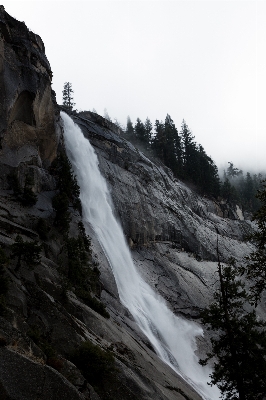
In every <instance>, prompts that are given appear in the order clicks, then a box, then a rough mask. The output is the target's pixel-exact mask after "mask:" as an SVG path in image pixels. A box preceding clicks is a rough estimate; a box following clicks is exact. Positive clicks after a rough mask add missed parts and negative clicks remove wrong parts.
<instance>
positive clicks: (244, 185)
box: [124, 114, 265, 212]
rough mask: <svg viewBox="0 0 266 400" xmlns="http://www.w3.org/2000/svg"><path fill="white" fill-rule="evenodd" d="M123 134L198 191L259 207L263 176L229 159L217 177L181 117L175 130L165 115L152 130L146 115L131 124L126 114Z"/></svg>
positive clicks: (253, 208)
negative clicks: (241, 168) (226, 166)
mask: <svg viewBox="0 0 266 400" xmlns="http://www.w3.org/2000/svg"><path fill="white" fill-rule="evenodd" d="M124 135H125V138H127V139H128V140H129V141H131V142H132V143H133V144H134V145H136V146H138V147H140V149H142V150H143V151H144V152H146V153H147V154H148V155H150V156H152V155H153V154H155V155H156V157H158V158H159V159H160V160H161V161H162V162H163V163H164V164H165V165H166V166H167V167H168V168H170V169H171V170H172V171H173V173H174V175H175V177H177V178H179V179H181V180H184V181H185V182H187V183H190V184H193V185H194V186H195V188H196V189H197V191H198V192H199V193H200V194H202V195H207V196H211V197H214V198H217V197H219V196H220V197H222V198H223V199H224V200H226V202H228V203H231V204H238V205H240V206H241V207H242V209H243V210H245V211H249V212H255V211H257V209H258V208H259V206H260V201H259V199H258V198H256V193H257V190H259V189H260V188H261V181H262V179H264V178H265V175H262V174H258V175H257V174H253V175H252V174H251V173H249V172H247V173H246V175H245V176H244V174H243V171H241V170H239V169H237V168H235V167H234V165H233V163H231V162H229V167H228V169H227V170H226V171H225V172H224V175H223V177H222V179H221V178H220V177H219V174H218V168H217V166H216V165H215V162H214V161H213V160H212V158H211V157H210V156H208V155H207V154H206V152H205V150H204V148H203V146H202V145H201V144H198V143H197V142H196V141H195V136H193V134H192V132H191V131H190V129H189V127H188V125H187V123H186V122H185V121H184V120H183V122H182V124H181V129H180V131H178V130H177V128H176V126H175V124H174V121H173V120H172V118H171V117H170V115H169V114H167V115H166V118H165V121H164V122H163V121H159V120H156V121H155V124H154V131H153V126H152V123H151V121H150V120H149V118H147V119H146V121H145V123H143V122H142V121H141V120H140V119H139V118H137V120H136V123H135V125H133V123H132V121H131V119H130V117H128V118H127V126H126V129H125V133H124Z"/></svg>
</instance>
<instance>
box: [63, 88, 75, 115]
mask: <svg viewBox="0 0 266 400" xmlns="http://www.w3.org/2000/svg"><path fill="white" fill-rule="evenodd" d="M73 93H74V91H73V89H72V83H70V82H65V83H64V89H63V105H64V106H65V107H66V108H67V109H68V110H69V111H72V110H73V107H74V106H75V105H76V103H74V102H73Z"/></svg>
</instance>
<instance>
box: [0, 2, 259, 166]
mask: <svg viewBox="0 0 266 400" xmlns="http://www.w3.org/2000/svg"><path fill="white" fill-rule="evenodd" d="M1 4H3V5H4V7H5V9H6V11H7V12H8V13H9V14H11V15H12V16H13V17H15V18H16V19H18V20H21V21H25V23H26V25H27V26H28V28H29V29H31V30H32V31H34V32H35V33H37V34H39V35H40V36H41V37H42V39H43V41H44V44H45V48H46V55H47V57H48V60H49V62H50V64H51V68H52V71H53V89H54V90H55V92H56V94H57V101H58V103H61V102H62V89H63V84H64V82H66V81H69V82H71V83H72V87H73V89H74V100H75V102H76V108H77V109H78V110H92V109H93V108H94V109H95V110H96V111H97V112H98V114H101V115H103V114H104V109H105V108H106V109H107V111H108V113H109V115H110V117H111V118H112V119H114V118H117V120H118V121H119V122H121V123H122V124H124V125H125V124H126V118H127V116H128V115H129V116H130V117H131V119H132V121H133V122H135V120H136V118H137V117H139V118H140V119H141V120H143V121H144V120H145V119H146V117H147V116H148V117H149V118H150V119H151V121H152V122H153V123H154V122H155V119H159V120H164V119H165V116H166V114H167V113H168V114H170V115H171V117H172V119H173V120H174V122H175V124H176V126H177V128H178V129H179V128H180V125H181V122H182V120H183V119H185V121H186V122H187V124H188V126H189V128H190V130H191V131H192V132H193V134H194V135H195V139H196V141H197V142H198V143H201V144H202V145H203V147H204V148H205V151H206V152H207V154H208V155H210V156H211V157H212V158H213V159H214V161H215V162H216V164H217V165H218V166H220V165H221V164H222V163H223V164H224V165H225V164H226V163H227V162H228V161H233V162H234V164H235V165H236V166H238V167H241V168H244V169H248V170H251V169H252V170H254V171H260V170H266V157H265V152H266V1H265V0H263V1H259V0H228V1H226V0H221V1H220V0H210V1H205V0H197V1H189V0H188V1H168V0H159V1H156V0H153V1H149V0H140V1H135V0H121V1H119V0H117V1H115V0H108V1H101V0H97V1H76V0H75V1H72V0H70V1H60V0H58V1H55V0H53V1H49V0H46V1H39V0H34V1H23V0H21V1H12V0H8V1H2V2H1Z"/></svg>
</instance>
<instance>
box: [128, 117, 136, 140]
mask: <svg viewBox="0 0 266 400" xmlns="http://www.w3.org/2000/svg"><path fill="white" fill-rule="evenodd" d="M126 135H127V136H128V138H129V139H130V138H133V137H134V136H135V131H134V127H133V124H132V121H131V119H130V116H129V115H128V117H127V126H126Z"/></svg>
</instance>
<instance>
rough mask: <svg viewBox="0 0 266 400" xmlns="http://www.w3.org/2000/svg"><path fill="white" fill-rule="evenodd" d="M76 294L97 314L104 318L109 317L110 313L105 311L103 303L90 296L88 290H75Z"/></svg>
mask: <svg viewBox="0 0 266 400" xmlns="http://www.w3.org/2000/svg"><path fill="white" fill-rule="evenodd" d="M76 295H77V296H78V297H79V298H81V299H82V300H83V301H84V303H85V304H86V305H87V306H89V307H90V308H92V309H93V310H94V311H96V312H97V313H98V314H100V315H102V316H103V317H105V318H110V314H109V313H108V311H106V308H105V305H104V304H103V303H102V302H101V301H99V300H97V299H96V298H95V297H92V296H91V294H90V293H89V292H87V291H86V290H83V289H78V290H76Z"/></svg>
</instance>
